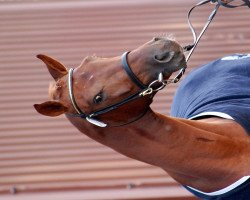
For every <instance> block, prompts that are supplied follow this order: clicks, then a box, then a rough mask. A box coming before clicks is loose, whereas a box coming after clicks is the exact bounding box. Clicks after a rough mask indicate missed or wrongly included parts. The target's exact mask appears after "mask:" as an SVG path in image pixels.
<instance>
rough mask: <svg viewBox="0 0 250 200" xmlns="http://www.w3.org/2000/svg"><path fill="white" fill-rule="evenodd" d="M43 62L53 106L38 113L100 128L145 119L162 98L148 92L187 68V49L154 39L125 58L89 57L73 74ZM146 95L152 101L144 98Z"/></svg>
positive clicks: (45, 59) (46, 60) (46, 59)
mask: <svg viewBox="0 0 250 200" xmlns="http://www.w3.org/2000/svg"><path fill="white" fill-rule="evenodd" d="M37 57H38V58H39V59H41V60H42V61H43V62H44V63H45V64H46V65H47V68H48V70H49V72H50V74H51V75H52V77H53V78H54V79H55V83H54V84H52V85H51V86H50V89H49V93H50V96H51V99H52V100H50V101H47V102H44V103H42V104H35V105H34V107H35V109H36V110H37V111H38V112H39V113H41V114H43V115H47V116H58V115H61V114H66V115H67V116H68V117H74V116H76V117H77V116H79V117H81V118H85V119H87V120H88V121H90V122H93V123H94V124H96V122H97V123H98V122H101V121H105V122H106V123H110V124H112V123H116V124H122V123H129V122H132V121H134V120H136V119H139V118H140V117H141V116H142V114H143V113H145V112H146V111H147V110H148V109H149V105H150V104H151V103H152V98H153V96H154V95H155V93H156V91H154V90H153V91H151V92H150V93H147V92H148V91H147V89H148V87H147V86H148V85H150V84H151V83H152V82H153V83H155V82H154V81H156V84H154V86H156V85H157V84H158V82H159V81H158V79H159V78H158V77H159V75H161V76H162V79H164V80H167V79H168V78H169V77H170V76H171V74H172V73H173V72H175V71H177V70H179V69H180V68H183V67H186V61H185V56H184V54H183V50H182V48H181V46H180V45H179V44H178V43H177V42H175V41H173V40H170V39H167V38H153V39H152V40H151V41H149V42H147V43H145V44H143V45H142V46H140V47H138V48H136V49H134V50H132V51H130V52H127V53H125V54H123V56H122V57H121V56H118V57H112V58H100V57H96V56H88V57H86V58H85V59H84V60H83V62H82V63H81V64H80V66H78V67H77V68H75V69H71V70H69V71H68V70H67V69H66V67H64V65H63V64H61V63H60V62H58V61H56V60H55V59H53V58H50V57H48V56H45V55H38V56H37ZM124 65H127V66H124ZM124 69H125V70H124ZM138 82H139V83H138ZM145 91H146V93H147V94H149V95H143V92H145ZM99 125H100V124H99ZM104 126H105V124H104Z"/></svg>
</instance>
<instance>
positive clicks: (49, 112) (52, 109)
mask: <svg viewBox="0 0 250 200" xmlns="http://www.w3.org/2000/svg"><path fill="white" fill-rule="evenodd" d="M34 107H35V109H36V111H37V112H39V113H40V114H42V115H46V116H50V117H56V116H59V115H61V114H64V113H65V112H67V111H68V108H67V107H66V106H64V105H63V104H62V103H60V102H58V101H46V102H44V103H41V104H34Z"/></svg>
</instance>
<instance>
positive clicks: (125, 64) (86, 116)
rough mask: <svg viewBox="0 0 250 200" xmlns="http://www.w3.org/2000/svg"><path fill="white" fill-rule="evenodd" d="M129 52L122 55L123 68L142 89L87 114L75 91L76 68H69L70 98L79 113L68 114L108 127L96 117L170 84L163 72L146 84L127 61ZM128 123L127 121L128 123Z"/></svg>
mask: <svg viewBox="0 0 250 200" xmlns="http://www.w3.org/2000/svg"><path fill="white" fill-rule="evenodd" d="M128 53H129V52H125V53H123V55H122V66H123V69H124V70H125V71H126V73H127V75H128V76H129V78H130V79H131V80H132V81H133V83H134V84H136V85H137V86H138V87H139V88H140V90H139V91H138V92H137V93H135V94H133V95H131V96H129V97H127V98H125V99H124V100H122V101H120V102H118V103H115V104H112V105H109V106H107V107H105V108H102V109H99V110H97V111H94V112H91V113H89V114H87V113H85V112H84V111H83V110H82V109H81V108H80V107H79V106H78V104H77V102H76V99H75V97H74V92H73V72H74V69H73V68H71V69H70V70H69V76H68V90H69V98H70V101H71V103H72V105H73V107H74V109H75V110H76V112H77V114H73V115H72V114H68V115H70V116H74V117H80V118H83V119H86V120H87V121H88V122H90V123H92V124H94V125H96V126H99V127H106V126H107V124H106V123H104V122H102V121H100V120H97V119H95V118H94V117H96V116H99V115H102V114H105V113H107V112H110V111H112V110H115V109H117V108H119V107H120V106H122V105H124V104H127V103H128V102H131V101H133V100H136V99H138V98H141V97H144V96H146V95H149V94H152V93H153V92H155V91H158V90H161V89H163V88H164V87H165V86H166V85H167V84H168V82H166V83H165V82H164V80H162V74H161V73H160V75H161V76H159V77H160V78H159V79H158V80H155V81H153V82H152V83H150V84H149V86H146V85H144V84H143V83H142V82H141V81H140V80H139V79H138V78H137V77H136V75H135V74H134V73H133V71H132V70H131V68H130V66H129V64H128V62H127V55H128ZM159 83H160V84H159ZM155 84H157V85H159V86H158V88H154V89H153V86H154V85H155ZM146 111H147V110H146ZM146 111H145V112H144V113H143V114H142V115H140V116H139V117H138V118H137V119H136V120H138V119H140V118H141V117H142V116H143V115H144V114H145V113H146ZM136 120H133V122H134V121H136ZM128 123H131V122H128ZM128 123H126V124H128ZM126 124H123V125H126Z"/></svg>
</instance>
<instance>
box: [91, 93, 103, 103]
mask: <svg viewBox="0 0 250 200" xmlns="http://www.w3.org/2000/svg"><path fill="white" fill-rule="evenodd" d="M93 101H94V103H101V102H102V94H98V95H96V96H95V97H94V99H93Z"/></svg>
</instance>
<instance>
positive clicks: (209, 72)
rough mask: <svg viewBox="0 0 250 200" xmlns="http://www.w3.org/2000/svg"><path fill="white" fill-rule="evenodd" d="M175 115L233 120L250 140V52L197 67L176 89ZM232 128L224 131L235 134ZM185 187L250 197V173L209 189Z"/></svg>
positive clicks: (212, 195)
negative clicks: (226, 184)
mask: <svg viewBox="0 0 250 200" xmlns="http://www.w3.org/2000/svg"><path fill="white" fill-rule="evenodd" d="M171 116H173V117H178V118H185V119H190V120H199V121H204V122H212V123H221V124H222V122H223V121H231V122H232V126H231V127H232V130H233V129H234V126H237V125H240V126H241V127H242V128H243V129H242V131H239V132H237V133H236V134H238V136H239V137H240V136H241V135H248V136H249V137H248V138H249V141H250V54H234V55H229V56H225V57H223V58H220V59H217V60H215V61H212V62H210V63H208V64H205V65H203V66H201V67H199V68H197V69H195V70H193V71H192V72H191V73H190V74H188V76H187V77H186V78H185V79H184V80H183V81H182V82H181V84H180V86H179V88H178V89H177V91H176V94H175V96H174V100H173V103H172V107H171ZM231 132H233V131H231ZM231 132H230V130H228V131H227V133H225V131H224V133H223V134H224V135H227V136H229V137H232V133H231ZM234 134H235V133H234ZM235 136H236V135H235ZM236 137H237V136H236ZM249 144H250V143H249ZM249 159H250V158H249ZM248 162H249V161H248ZM184 187H185V188H186V189H187V190H189V191H190V192H192V193H193V194H194V195H196V196H197V197H199V198H202V199H227V200H231V199H232V200H249V199H250V174H249V175H248V176H244V177H242V178H241V179H240V180H238V181H236V182H235V183H233V184H232V185H230V186H228V187H226V188H224V189H221V190H218V191H214V192H209V193H206V192H202V191H199V190H197V189H195V188H192V187H189V186H184Z"/></svg>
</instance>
